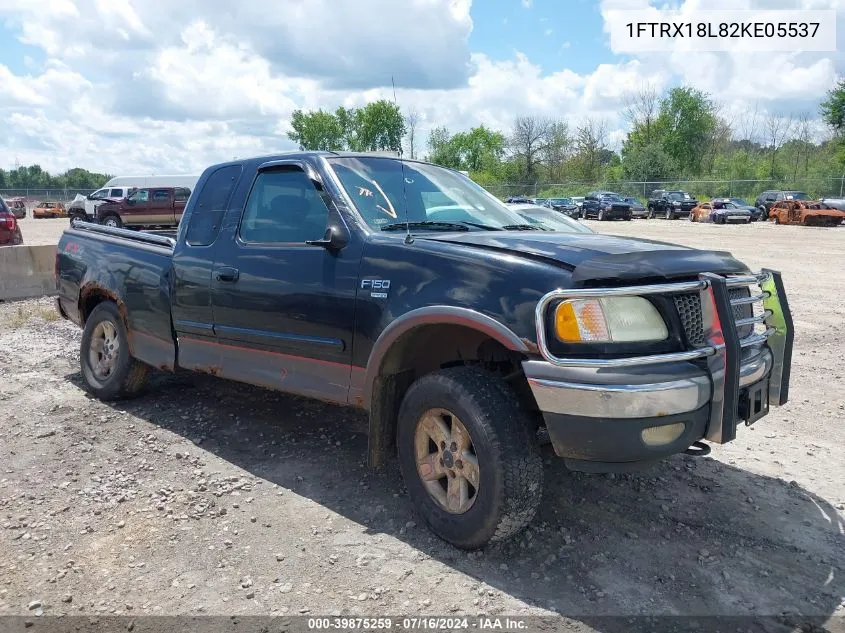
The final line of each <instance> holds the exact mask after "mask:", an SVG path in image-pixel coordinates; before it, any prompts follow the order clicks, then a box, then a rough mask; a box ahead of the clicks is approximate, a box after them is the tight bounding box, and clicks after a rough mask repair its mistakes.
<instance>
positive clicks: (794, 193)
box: [783, 191, 810, 200]
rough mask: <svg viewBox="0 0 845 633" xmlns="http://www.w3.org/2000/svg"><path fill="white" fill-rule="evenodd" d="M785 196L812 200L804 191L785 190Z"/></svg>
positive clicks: (793, 198) (786, 197)
mask: <svg viewBox="0 0 845 633" xmlns="http://www.w3.org/2000/svg"><path fill="white" fill-rule="evenodd" d="M783 197H784V198H785V199H787V200H810V196H808V195H807V194H806V193H804V192H803V191H785V192H784V194H783Z"/></svg>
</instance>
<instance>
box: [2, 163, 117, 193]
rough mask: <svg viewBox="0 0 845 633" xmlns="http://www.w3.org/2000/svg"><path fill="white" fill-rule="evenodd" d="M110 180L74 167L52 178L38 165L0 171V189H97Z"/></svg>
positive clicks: (107, 176)
mask: <svg viewBox="0 0 845 633" xmlns="http://www.w3.org/2000/svg"><path fill="white" fill-rule="evenodd" d="M110 178H111V176H110V175H108V174H98V173H95V172H90V171H88V170H87V169H81V168H79V167H75V168H73V169H69V170H67V171H66V172H64V173H63V174H59V175H57V176H53V175H51V174H49V173H48V172H46V171H44V170H43V169H42V168H41V166H40V165H28V166H19V167H15V168H14V169H10V170H8V171H7V170H5V169H0V189H99V188H100V187H102V186H103V185H104V184H106V182H107V181H108V180H109V179H110Z"/></svg>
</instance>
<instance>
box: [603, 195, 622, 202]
mask: <svg viewBox="0 0 845 633" xmlns="http://www.w3.org/2000/svg"><path fill="white" fill-rule="evenodd" d="M601 201H602V202H625V201H624V200H623V199H622V198H621V197H620V196H617V195H616V194H610V195H607V194H606V195H603V196H602V197H601Z"/></svg>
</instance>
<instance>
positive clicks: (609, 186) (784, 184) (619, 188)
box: [484, 176, 845, 203]
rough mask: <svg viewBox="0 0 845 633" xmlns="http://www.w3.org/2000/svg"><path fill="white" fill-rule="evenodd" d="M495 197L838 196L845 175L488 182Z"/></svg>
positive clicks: (843, 191) (844, 186)
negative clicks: (674, 192)
mask: <svg viewBox="0 0 845 633" xmlns="http://www.w3.org/2000/svg"><path fill="white" fill-rule="evenodd" d="M484 188H485V189H487V190H488V191H489V192H490V193H492V194H493V195H494V196H496V197H498V198H501V199H503V200H504V199H507V198H509V197H511V196H527V197H530V198H537V197H541V198H548V197H553V196H584V195H586V194H587V193H588V192H590V191H615V192H616V193H620V194H623V195H626V196H635V197H638V198H641V199H643V200H645V199H647V198H648V196H649V194H650V193H651V192H652V191H654V190H655V189H670V190H671V189H681V190H683V191H686V192H688V193H690V194H692V195H694V196H695V197H697V198H699V199H705V200H706V199H710V198H717V197H731V198H734V197H735V198H745V199H746V200H748V202H750V203H753V202H754V199H755V198H756V197H757V196H758V195H759V194H760V193H761V192H763V191H768V190H772V189H774V190H783V191H804V192H806V193H808V194H809V195H811V196H812V197H814V198H839V197H843V194H845V176H839V177H831V178H795V179H760V180H666V181H631V180H625V181H613V180H606V181H601V182H579V181H570V182H562V183H542V182H540V183H530V184H518V183H503V184H495V185H485V187H484Z"/></svg>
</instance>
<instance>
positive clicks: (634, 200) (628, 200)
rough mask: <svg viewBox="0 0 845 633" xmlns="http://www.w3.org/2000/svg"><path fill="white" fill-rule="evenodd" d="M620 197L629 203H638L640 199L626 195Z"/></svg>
mask: <svg viewBox="0 0 845 633" xmlns="http://www.w3.org/2000/svg"><path fill="white" fill-rule="evenodd" d="M622 199H623V200H624V201H625V202H627V203H629V204H639V203H640V201H639V200H637V199H636V198H631V197H627V198H622Z"/></svg>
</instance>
